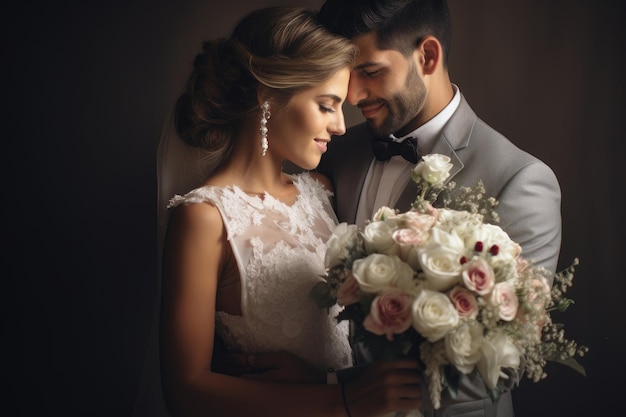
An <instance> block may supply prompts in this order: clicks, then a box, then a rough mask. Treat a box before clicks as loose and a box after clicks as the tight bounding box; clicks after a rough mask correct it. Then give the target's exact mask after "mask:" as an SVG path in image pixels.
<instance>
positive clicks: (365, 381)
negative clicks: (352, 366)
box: [344, 359, 422, 417]
mask: <svg viewBox="0 0 626 417" xmlns="http://www.w3.org/2000/svg"><path fill="white" fill-rule="evenodd" d="M421 381H422V379H421V376H420V372H419V370H418V363H417V361H415V360H413V359H397V360H394V361H377V362H374V363H372V364H370V365H366V366H365V367H364V370H363V372H362V373H360V374H359V375H358V376H357V377H356V378H355V379H354V380H352V381H351V382H348V383H346V384H344V389H345V394H344V395H345V403H346V407H347V408H348V409H349V415H352V416H354V417H357V416H365V415H381V414H386V413H388V412H392V411H409V410H415V409H419V408H420V407H421V406H422V389H421Z"/></svg>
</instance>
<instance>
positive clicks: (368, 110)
mask: <svg viewBox="0 0 626 417" xmlns="http://www.w3.org/2000/svg"><path fill="white" fill-rule="evenodd" d="M383 106H384V103H375V104H370V105H360V106H359V108H360V109H361V114H362V115H363V117H365V118H366V119H371V118H373V117H374V116H376V113H378V112H379V111H380V109H382V108H383Z"/></svg>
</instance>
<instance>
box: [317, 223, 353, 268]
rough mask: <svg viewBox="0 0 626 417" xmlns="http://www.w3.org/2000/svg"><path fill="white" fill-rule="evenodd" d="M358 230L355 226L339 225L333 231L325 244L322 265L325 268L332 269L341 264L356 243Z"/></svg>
mask: <svg viewBox="0 0 626 417" xmlns="http://www.w3.org/2000/svg"><path fill="white" fill-rule="evenodd" d="M358 233H359V229H358V227H357V226H356V225H354V224H351V225H348V223H339V224H338V225H337V226H336V227H335V229H334V230H333V234H332V235H331V236H330V238H328V241H327V242H326V255H325V258H324V264H325V265H326V268H332V267H333V266H336V265H338V264H340V263H341V262H343V261H344V260H345V259H346V258H347V257H348V255H349V249H350V248H351V247H352V246H354V244H355V243H356V241H357V236H358Z"/></svg>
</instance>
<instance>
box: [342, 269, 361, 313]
mask: <svg viewBox="0 0 626 417" xmlns="http://www.w3.org/2000/svg"><path fill="white" fill-rule="evenodd" d="M359 291H360V290H359V283H358V282H357V281H356V279H354V275H352V274H350V275H349V276H348V278H346V280H345V281H344V282H343V284H341V286H340V287H339V289H338V290H337V304H339V305H340V306H347V305H350V304H354V303H358V302H359Z"/></svg>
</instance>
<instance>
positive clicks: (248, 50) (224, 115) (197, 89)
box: [176, 6, 356, 161]
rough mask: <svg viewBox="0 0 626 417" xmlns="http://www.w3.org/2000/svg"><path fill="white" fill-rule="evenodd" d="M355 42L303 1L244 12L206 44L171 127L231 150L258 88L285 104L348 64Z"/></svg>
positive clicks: (212, 148)
mask: <svg viewBox="0 0 626 417" xmlns="http://www.w3.org/2000/svg"><path fill="white" fill-rule="evenodd" d="M355 57H356V48H355V47H354V46H353V44H352V43H351V42H350V41H349V40H348V39H346V38H343V37H341V36H338V35H334V34H332V33H331V32H329V31H328V30H327V29H326V28H325V27H324V26H322V25H321V24H320V23H319V21H318V20H317V14H316V13H315V12H313V11H310V10H307V9H305V8H301V7H280V6H279V7H269V8H264V9H259V10H256V11H254V12H252V13H250V14H249V15H247V16H246V17H244V18H243V19H242V20H241V21H240V22H239V24H238V25H237V26H236V27H235V29H234V31H233V32H232V35H231V36H230V38H228V39H223V38H222V39H215V40H211V41H207V42H205V43H204V44H203V47H202V53H201V54H199V55H197V56H196V58H195V60H194V65H193V70H192V72H191V75H190V76H189V79H188V82H187V89H186V92H185V93H184V94H183V95H182V96H181V97H180V98H179V100H178V103H177V120H176V128H177V131H178V133H179V135H180V136H181V138H182V139H183V140H184V141H185V142H187V143H188V144H190V145H193V146H196V147H200V148H202V149H204V150H206V151H208V152H211V153H213V154H214V157H215V155H217V158H218V159H219V160H220V161H223V159H224V158H226V157H227V156H228V155H229V154H230V150H231V148H232V142H233V138H234V137H236V136H237V134H238V132H239V128H240V126H241V124H242V123H241V121H242V120H243V119H245V118H246V117H249V116H251V115H253V114H258V113H259V103H258V96H257V93H258V91H259V89H260V88H264V89H267V91H268V94H270V95H271V97H272V100H273V102H276V103H286V102H287V101H288V100H289V99H290V98H291V97H292V96H293V95H294V94H296V93H298V92H299V91H301V90H304V89H307V88H310V87H313V86H315V85H318V84H320V83H322V82H324V81H326V80H328V79H329V78H330V77H331V76H332V75H334V74H335V73H336V72H337V71H338V70H340V69H342V68H345V67H346V66H349V65H351V64H352V63H353V61H354V59H355Z"/></svg>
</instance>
